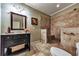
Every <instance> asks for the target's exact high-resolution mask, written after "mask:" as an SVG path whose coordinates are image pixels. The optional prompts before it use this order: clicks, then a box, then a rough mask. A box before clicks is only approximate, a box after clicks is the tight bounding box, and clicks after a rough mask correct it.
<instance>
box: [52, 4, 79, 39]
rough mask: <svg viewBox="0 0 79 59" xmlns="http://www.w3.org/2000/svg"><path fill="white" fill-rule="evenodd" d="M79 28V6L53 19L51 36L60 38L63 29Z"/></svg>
mask: <svg viewBox="0 0 79 59" xmlns="http://www.w3.org/2000/svg"><path fill="white" fill-rule="evenodd" d="M63 27H66V28H72V27H79V4H75V5H74V6H72V7H70V8H68V9H66V10H64V11H62V12H59V13H57V14H55V15H53V16H52V17H51V35H55V37H56V38H60V32H61V28H63Z"/></svg>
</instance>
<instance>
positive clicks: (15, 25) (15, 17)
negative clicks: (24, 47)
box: [11, 12, 27, 30]
mask: <svg viewBox="0 0 79 59" xmlns="http://www.w3.org/2000/svg"><path fill="white" fill-rule="evenodd" d="M26 18H27V17H26V16H24V15H21V14H17V13H14V12H11V30H23V29H25V28H26V25H27V24H26Z"/></svg>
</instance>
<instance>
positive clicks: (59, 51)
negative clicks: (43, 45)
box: [50, 47, 72, 56]
mask: <svg viewBox="0 0 79 59" xmlns="http://www.w3.org/2000/svg"><path fill="white" fill-rule="evenodd" d="M50 53H51V55H52V56H72V55H71V54H70V53H68V52H67V51H65V50H63V49H60V48H57V47H51V49H50Z"/></svg>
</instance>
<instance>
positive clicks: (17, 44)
mask: <svg viewBox="0 0 79 59" xmlns="http://www.w3.org/2000/svg"><path fill="white" fill-rule="evenodd" d="M22 49H25V50H26V49H28V50H30V33H7V34H2V35H1V51H2V52H1V55H10V54H11V53H14V52H16V51H20V50H22Z"/></svg>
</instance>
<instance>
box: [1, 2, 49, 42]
mask: <svg viewBox="0 0 79 59" xmlns="http://www.w3.org/2000/svg"><path fill="white" fill-rule="evenodd" d="M19 8H20V9H19ZM21 9H23V10H22V11H20V10H21ZM10 12H15V13H19V14H22V15H25V16H27V27H29V28H31V30H32V33H31V41H35V40H40V39H41V32H40V31H41V20H42V19H41V16H46V17H48V18H49V16H47V15H45V14H44V13H41V12H39V11H37V10H35V9H33V8H31V7H29V6H27V5H25V4H22V3H21V4H13V3H12V4H11V3H6V4H3V3H2V4H1V23H2V24H1V30H2V31H1V32H2V33H4V32H7V28H8V27H9V26H10ZM31 17H35V18H38V25H31ZM16 31H17V32H19V30H16Z"/></svg>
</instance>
